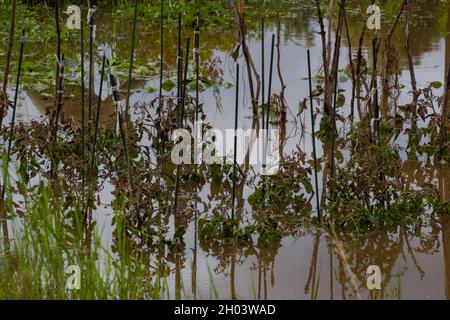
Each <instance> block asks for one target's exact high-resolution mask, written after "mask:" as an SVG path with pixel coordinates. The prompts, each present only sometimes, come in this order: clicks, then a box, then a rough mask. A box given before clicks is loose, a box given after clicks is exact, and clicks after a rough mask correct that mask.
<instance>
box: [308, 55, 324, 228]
mask: <svg viewBox="0 0 450 320" xmlns="http://www.w3.org/2000/svg"><path fill="white" fill-rule="evenodd" d="M307 52H308V78H309V101H310V104H311V131H312V133H311V137H312V145H313V158H314V181H315V186H316V205H317V217H318V219H319V222H320V221H321V218H322V217H321V213H320V201H319V181H318V178H317V154H316V133H315V129H314V104H313V93H312V92H313V91H312V76H311V57H310V52H309V50H308V51H307Z"/></svg>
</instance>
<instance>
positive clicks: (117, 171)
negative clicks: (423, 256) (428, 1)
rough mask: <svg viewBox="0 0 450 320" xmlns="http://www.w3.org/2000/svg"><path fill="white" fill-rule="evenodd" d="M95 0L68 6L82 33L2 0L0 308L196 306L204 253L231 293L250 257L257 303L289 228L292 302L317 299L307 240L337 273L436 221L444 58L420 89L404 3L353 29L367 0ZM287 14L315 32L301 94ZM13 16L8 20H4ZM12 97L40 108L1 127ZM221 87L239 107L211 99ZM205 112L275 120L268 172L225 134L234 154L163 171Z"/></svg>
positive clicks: (268, 123)
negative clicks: (275, 159)
mask: <svg viewBox="0 0 450 320" xmlns="http://www.w3.org/2000/svg"><path fill="white" fill-rule="evenodd" d="M93 2H94V1H88V5H86V3H85V2H84V1H83V2H82V1H78V3H77V1H73V2H71V4H79V5H83V6H82V19H83V26H84V29H81V30H84V31H81V33H77V32H76V31H73V30H69V29H67V28H66V27H65V26H64V23H63V22H64V21H65V20H66V17H65V16H63V8H64V6H65V5H67V3H65V2H64V1H55V6H54V7H50V6H49V5H48V4H47V3H46V2H45V1H43V2H39V1H28V3H27V1H23V2H22V1H19V2H17V3H16V1H11V2H10V1H1V2H0V15H1V21H2V24H1V25H0V41H1V42H2V43H10V42H11V43H12V41H13V40H14V45H12V44H11V45H8V46H2V47H0V58H2V59H3V58H5V59H6V60H7V62H6V64H5V66H6V67H5V66H3V67H2V68H3V69H2V70H1V71H2V74H4V77H5V76H6V78H4V79H6V80H8V79H14V77H15V76H16V77H17V78H15V79H17V86H16V89H15V90H12V87H11V86H9V87H8V85H7V84H6V85H4V87H2V89H3V90H2V93H1V99H0V104H1V105H0V108H1V110H2V113H0V114H1V115H2V119H1V120H2V127H1V137H2V140H3V142H4V145H5V149H4V151H3V153H2V177H3V179H2V185H1V187H2V190H3V198H2V199H1V200H2V201H1V203H0V205H1V216H0V219H1V223H2V236H1V237H0V238H1V240H2V244H1V245H0V249H1V250H0V273H1V274H2V277H0V299H67V298H69V299H165V298H167V299H170V298H176V299H180V298H184V297H193V298H195V299H196V298H208V297H205V296H201V293H199V292H197V289H198V284H197V264H200V263H203V261H201V262H198V261H197V259H198V257H197V255H198V251H199V250H200V249H201V250H202V251H203V252H204V253H205V255H207V256H212V257H214V258H216V259H217V260H218V263H217V266H215V267H214V269H213V270H210V269H209V265H208V272H209V277H210V283H209V286H210V295H211V298H212V297H214V298H217V297H218V294H217V289H216V287H215V284H214V279H212V278H213V277H212V276H211V272H214V273H215V274H224V275H225V276H228V274H230V277H233V279H232V283H231V285H230V286H231V298H232V299H235V298H238V294H237V292H236V288H235V284H234V277H235V272H236V266H237V265H239V264H240V263H241V262H240V259H242V261H244V260H245V259H247V257H249V256H255V257H256V259H257V263H256V264H257V265H256V266H253V268H254V269H258V272H259V279H258V286H259V287H258V290H257V293H255V294H254V296H253V298H267V284H266V280H267V271H268V270H269V269H270V268H272V271H273V268H274V264H275V257H276V255H277V252H278V250H279V249H280V248H281V247H283V240H284V239H287V238H289V237H292V238H297V237H301V236H304V235H313V237H314V239H315V240H314V248H315V249H314V253H313V258H312V263H311V269H310V272H309V278H308V281H307V285H306V286H305V293H309V294H310V297H311V298H317V297H318V294H319V291H318V288H319V286H320V279H321V276H320V270H319V271H317V270H316V267H317V250H318V249H317V248H318V246H319V241H320V238H321V233H323V234H324V235H325V237H326V240H327V243H328V244H329V246H330V248H332V249H330V250H334V251H335V252H336V253H335V256H336V257H337V259H338V260H339V263H340V268H342V270H344V269H345V270H347V269H351V268H352V266H353V265H351V264H352V261H350V260H351V259H350V260H349V257H348V255H350V258H351V256H352V255H357V254H359V252H356V253H355V252H351V250H350V249H348V248H346V243H350V242H352V241H355V242H356V241H362V240H361V239H370V238H371V237H375V238H376V237H378V235H380V237H384V235H385V233H388V232H392V233H396V232H398V233H399V234H400V237H401V239H402V240H401V241H402V245H403V237H404V236H405V237H406V241H408V233H414V235H415V236H420V235H417V233H420V232H421V230H422V229H423V228H427V227H428V228H431V229H432V230H437V227H436V223H437V221H443V220H444V219H446V218H445V217H446V216H447V215H448V214H449V213H450V204H449V203H448V202H447V200H448V199H446V198H445V196H444V195H443V192H441V186H440V184H441V183H443V182H442V179H441V177H440V173H441V172H443V171H446V170H448V165H449V164H448V163H449V162H450V143H449V141H450V124H449V113H450V112H449V110H448V100H449V97H448V93H449V90H450V67H449V68H447V69H446V70H447V72H448V75H447V77H446V81H445V83H442V82H441V81H439V80H438V79H435V80H433V81H432V82H428V83H427V85H426V86H424V87H423V88H421V87H420V85H419V84H418V81H417V80H416V77H417V71H416V70H415V64H414V61H413V60H414V59H413V55H412V54H413V53H412V48H411V43H412V40H411V37H412V36H413V35H412V34H411V31H410V29H411V28H412V24H413V20H414V19H413V16H414V14H415V13H416V12H417V10H418V9H417V8H415V7H414V6H413V5H412V3H411V1H409V0H403V1H400V2H398V4H397V2H396V5H395V6H394V5H393V4H392V3H389V4H388V5H386V7H384V9H383V10H384V15H385V16H386V19H385V20H383V28H382V29H381V30H380V31H379V32H376V33H375V32H373V31H370V30H368V29H367V27H366V20H367V14H366V10H365V9H364V8H366V7H367V6H368V5H369V4H370V3H371V1H363V2H362V3H361V1H350V0H348V1H344V0H342V1H328V2H327V1H318V0H317V1H282V0H278V1H267V3H266V2H265V1H264V2H263V3H261V1H243V0H237V1H234V0H233V1H194V0H191V1H188V0H173V1H169V2H167V3H166V2H165V1H161V2H159V1H139V4H138V1H125V0H121V1H113V3H112V4H110V5H109V6H106V1H104V2H102V1H95V2H96V3H95V5H96V10H97V11H96V12H95V15H94V11H92V9H93V8H94V7H93V6H92V7H90V8H91V10H90V15H89V17H90V19H89V20H88V21H86V19H85V16H86V15H87V14H88V8H89V5H93ZM438 2H439V1H438ZM108 3H109V2H108ZM439 3H440V2H439ZM10 4H13V5H11V6H10ZM16 4H17V7H16ZM63 4H64V6H63ZM294 8H295V9H297V10H299V11H301V12H300V13H299V14H300V15H301V14H302V12H306V13H307V14H308V15H310V16H312V19H313V20H312V21H313V23H311V24H314V26H311V25H308V26H306V30H307V31H306V32H304V34H307V36H305V35H304V34H302V32H298V33H299V34H302V36H303V37H302V36H298V35H297V36H292V39H294V40H295V41H297V40H298V39H301V40H302V41H304V42H305V43H306V44H305V45H306V46H307V47H311V46H312V42H313V41H314V39H312V38H311V37H314V36H311V35H310V34H313V32H315V31H319V32H318V33H317V36H316V37H317V39H316V41H317V42H318V43H320V45H319V46H318V47H317V48H315V49H316V51H315V53H316V54H317V56H313V57H314V58H315V59H314V61H313V62H311V56H310V51H308V55H307V54H306V53H305V54H304V57H300V58H299V57H297V58H298V59H301V60H304V61H307V62H308V65H307V66H306V65H305V70H306V71H305V70H299V71H298V73H299V74H302V75H304V74H306V73H307V71H308V70H309V75H308V77H307V78H305V79H306V80H308V82H309V84H310V86H309V87H308V85H307V83H306V82H301V84H302V85H304V87H305V88H307V89H308V90H306V89H305V90H303V89H302V90H300V89H298V88H294V91H295V92H296V94H297V92H302V94H303V96H301V97H300V96H299V95H298V94H297V99H301V100H300V103H298V101H292V96H293V94H292V92H291V91H289V89H290V88H289V83H292V79H289V80H285V79H287V78H286V74H285V73H287V71H286V69H287V67H286V65H285V64H284V60H283V52H282V50H283V48H284V47H283V42H288V41H290V40H292V39H291V38H290V37H291V36H290V35H289V33H288V31H289V28H294V27H293V26H292V24H293V23H292V21H293V20H295V19H298V17H297V16H296V15H294V14H292V11H293V9H294ZM361 12H363V14H361ZM12 16H13V17H14V18H13V20H15V28H16V30H15V31H14V30H13V29H11V26H13V28H14V24H7V23H6V22H4V21H8V20H9V18H11V17H12ZM261 18H263V19H261ZM447 18H448V17H442V19H447ZM350 19H353V20H358V19H359V21H360V22H361V23H359V24H356V25H355V24H353V23H350ZM282 22H283V24H282ZM160 23H161V25H159V24H160ZM94 24H95V25H97V26H98V28H93V25H94ZM441 24H442V23H441ZM265 28H266V29H265ZM94 29H95V30H96V31H95V32H93V30H94ZM22 30H24V32H25V34H24V35H23V36H22V38H21V37H20V36H19V35H20V32H22ZM38 30H39V31H38ZM259 30H262V31H259ZM217 31H220V32H217ZM93 33H94V34H93ZM269 33H270V35H271V37H270V38H269V39H271V40H272V42H270V41H266V36H267V34H269ZM293 33H295V32H293ZM134 35H136V37H135V36H134ZM236 35H238V37H236ZM394 38H395V42H394ZM20 40H22V43H24V46H25V47H24V52H23V53H24V55H23V56H22V55H20V58H19V55H18V54H16V53H15V52H16V51H17V52H19V50H17V43H20ZM260 40H262V41H261V42H262V47H261V55H259V48H260V47H259V45H260V43H259V41H260ZM23 41H24V42H23ZM255 42H257V43H258V47H257V48H258V49H257V50H258V51H257V52H258V55H256V54H255V51H256V50H255V47H256V46H255ZM266 42H267V45H265V43H266ZM191 43H192V45H191V48H194V51H193V53H192V50H190V44H191ZM268 44H270V45H271V46H270V47H268ZM302 45H303V44H302ZM344 45H346V47H344ZM268 48H269V50H270V51H269V52H270V54H269V53H268V52H265V50H267V49H268ZM13 49H14V51H13V52H9V53H8V51H11V50H13ZM400 50H403V51H404V52H403V53H402V54H400V53H399V51H400ZM302 52H303V51H302ZM302 54H303V53H302ZM296 55H297V53H296ZM256 57H258V58H256ZM22 59H23V60H22ZM224 59H226V60H227V62H228V64H229V65H228V66H229V68H228V69H229V70H227V69H226V68H225V67H224V66H226V64H225V63H224V62H223V60H224ZM405 61H406V63H405ZM257 62H259V63H260V64H261V66H262V67H261V68H260V67H259V64H258V63H257ZM312 63H314V67H313V65H312ZM447 63H449V61H447ZM405 65H406V67H405ZM306 68H308V69H306ZM260 69H261V70H260ZM234 70H236V72H235V71H234ZM405 70H406V71H405ZM19 71H20V72H19ZM240 74H241V75H240ZM405 74H407V76H406V75H405ZM297 75H298V74H296V76H295V77H297V78H298V76H297ZM291 78H292V77H291ZM305 79H303V80H305ZM405 79H407V80H408V81H409V83H407V84H404V83H403V82H405V81H406V80H405ZM240 83H241V85H239V84H240ZM10 87H11V88H10ZM123 88H126V89H125V90H124V89H123ZM297 89H298V90H297ZM239 90H241V91H239ZM25 91H26V92H27V95H28V97H29V98H30V100H32V101H33V102H34V101H37V103H36V105H37V104H38V103H40V104H41V107H40V108H39V106H37V107H38V108H39V109H40V111H41V112H42V114H44V116H42V117H39V118H38V117H34V118H33V117H31V118H30V119H27V120H25V121H23V120H21V121H19V120H17V119H16V117H15V115H16V112H17V110H18V108H19V106H18V102H17V100H18V97H19V95H20V94H23V93H24V92H25ZM222 95H228V98H229V99H227V100H226V101H228V103H229V101H235V102H236V103H235V104H233V105H232V106H229V105H224V104H223V103H222ZM139 96H140V98H139ZM224 100H225V99H224ZM208 103H209V104H215V105H216V113H217V114H219V115H220V116H222V119H225V118H226V117H227V116H228V115H232V117H231V118H232V124H233V125H234V126H233V127H234V130H235V131H236V130H237V129H238V128H242V127H245V128H253V129H255V130H259V129H269V128H270V129H278V130H279V132H280V148H279V150H278V153H279V157H280V162H279V171H278V173H277V174H275V175H272V176H262V175H259V174H258V173H256V172H255V170H254V168H253V167H252V166H251V165H250V160H249V158H250V157H251V155H250V151H247V153H245V154H244V155H243V157H244V158H245V160H246V161H245V164H243V165H238V164H237V162H236V154H237V151H236V143H237V142H236V139H237V138H236V137H235V141H234V143H235V144H234V150H233V155H234V162H232V164H230V162H228V161H226V159H225V158H227V157H229V155H226V156H227V157H225V156H224V157H222V158H221V159H220V163H215V164H211V165H209V164H200V165H192V164H174V163H173V162H172V160H171V153H172V151H173V149H174V146H175V145H176V143H178V142H179V141H178V140H177V141H174V140H173V137H172V133H173V132H174V130H175V129H186V130H187V131H188V132H189V133H192V134H194V133H195V132H196V128H195V125H196V120H197V121H198V120H199V119H201V120H203V121H204V122H205V124H206V128H208V129H210V128H213V127H214V126H215V125H216V123H214V118H215V116H216V114H215V113H214V114H211V110H212V109H211V106H210V105H208ZM82 106H83V107H82ZM297 106H298V109H296V108H297ZM233 111H234V113H233ZM3 117H4V119H3ZM231 118H230V119H231ZM224 121H225V120H224ZM230 126H231V122H230ZM205 130H206V129H205ZM261 132H264V131H261ZM202 133H203V132H201V134H202ZM305 137H308V139H305ZM267 140H268V138H267ZM264 141H265V140H264ZM293 141H294V142H293ZM305 141H307V145H308V147H306V145H305ZM8 144H9V147H6V146H8ZM210 145H211V143H208V142H205V141H204V142H202V146H201V148H202V150H203V149H204V150H207V149H208V148H210ZM188 158H190V157H189V156H188ZM264 164H265V163H264ZM408 166H410V167H412V169H411V170H409V169H410V168H408ZM319 176H320V179H319V178H318V177H319ZM319 183H321V187H319ZM99 224H101V226H99ZM411 230H413V231H411ZM104 231H105V234H104V233H103V232H104ZM433 232H434V231H433ZM192 234H193V237H194V249H193V250H192V251H193V252H194V255H193V257H192V261H187V258H186V254H187V253H186V252H188V251H190V246H191V243H190V242H189V243H188V244H187V243H186V242H187V241H190V238H191V235H192ZM109 237H110V239H108V238H109ZM364 237H367V238H364ZM434 238H436V237H435V234H434ZM434 238H433V239H434ZM344 240H345V241H346V242H345V243H343V241H344ZM428 240H429V241H430V242H431V240H430V239H428ZM434 240H435V239H434ZM433 243H434V242H433ZM396 245H397V244H394V246H396ZM199 247H200V249H199ZM429 247H434V246H433V245H430V246H429ZM408 249H410V246H409V243H408ZM402 250H403V247H402ZM349 251H350V252H349ZM393 251H396V252H397V251H398V250H393ZM424 251H425V250H424ZM410 252H411V250H410ZM411 255H412V256H413V254H411ZM375 259H379V257H378V256H377V257H375ZM362 260H364V258H363V259H362ZM414 260H415V258H414ZM375 262H376V263H379V261H375ZM375 262H374V263H375ZM388 262H389V266H386V270H387V271H389V272H390V271H391V269H389V268H392V265H393V264H390V261H388ZM242 263H243V262H242ZM187 264H190V265H191V268H192V284H191V286H190V288H191V290H192V292H190V293H187V292H186V290H187V288H188V286H187V284H185V283H184V282H183V274H182V269H183V268H184V267H185V266H186V265H187ZM365 264H367V263H365ZM365 264H364V266H365ZM380 264H381V262H380ZM69 266H79V267H80V268H81V283H80V288H81V289H80V290H68V289H67V287H66V280H67V277H68V275H67V268H68V267H69ZM344 267H345V268H344ZM362 268H363V267H362ZM194 270H195V271H194ZM353 272H355V273H356V272H358V274H357V276H354V275H353V274H352V273H351V272H348V271H347V272H343V273H344V276H343V279H342V281H343V284H342V286H343V292H344V293H343V298H345V297H346V294H345V291H346V289H345V288H347V289H348V288H351V291H352V294H351V296H352V297H358V296H359V290H360V288H359V289H358V288H357V284H356V283H357V282H358V283H362V282H363V280H362V279H360V277H363V275H364V273H365V270H353ZM331 273H332V272H331ZM332 277H333V276H331V278H332ZM390 278H391V274H390V273H389V275H388V276H387V278H386V281H385V282H384V284H383V285H384V286H383V288H384V289H386V291H387V290H388V289H387V288H388V287H387V285H388V284H390V282H389V281H388V280H390ZM262 279H264V286H265V287H264V288H261V282H262V281H263V280H262ZM316 281H317V283H316ZM449 281H450V279H449ZM345 283H350V286H347V287H346V285H345ZM390 290H391V291H392V292H394V293H392V294H391V295H392V296H395V295H396V294H398V290H399V288H398V287H397V289H392V288H391V289H390ZM395 290H397V292H396V291H395ZM389 295H390V293H389V292H388V293H386V292H385V291H383V292H381V293H379V295H378V294H376V293H371V294H370V296H369V297H371V298H386V297H389Z"/></svg>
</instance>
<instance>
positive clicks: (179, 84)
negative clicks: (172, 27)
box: [177, 13, 183, 128]
mask: <svg viewBox="0 0 450 320" xmlns="http://www.w3.org/2000/svg"><path fill="white" fill-rule="evenodd" d="M182 70H183V57H182V53H181V13H180V14H179V15H178V49H177V126H178V128H179V127H180V126H181V124H180V122H181V119H180V118H181V115H180V113H181V100H182V94H183V92H182V91H183V89H182V82H181V81H182V76H183V75H182V73H183V71H182Z"/></svg>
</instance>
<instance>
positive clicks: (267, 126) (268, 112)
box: [266, 34, 275, 136]
mask: <svg viewBox="0 0 450 320" xmlns="http://www.w3.org/2000/svg"><path fill="white" fill-rule="evenodd" d="M274 48H275V34H273V35H272V46H271V51H270V69H269V90H268V95H267V109H266V129H267V131H266V135H267V136H268V135H269V131H268V130H269V115H270V104H271V99H272V75H273V55H274Z"/></svg>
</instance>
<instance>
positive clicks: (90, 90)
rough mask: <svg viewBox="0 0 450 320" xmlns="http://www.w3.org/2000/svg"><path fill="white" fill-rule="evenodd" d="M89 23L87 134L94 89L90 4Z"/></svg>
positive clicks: (92, 18)
mask: <svg viewBox="0 0 450 320" xmlns="http://www.w3.org/2000/svg"><path fill="white" fill-rule="evenodd" d="M88 25H89V79H88V86H89V87H88V135H89V137H90V135H91V122H92V100H93V91H94V90H93V89H94V32H95V30H94V29H95V8H94V7H92V6H90V7H89V13H88Z"/></svg>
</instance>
